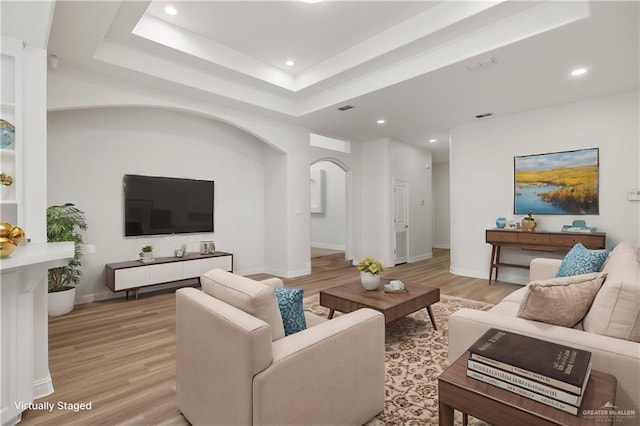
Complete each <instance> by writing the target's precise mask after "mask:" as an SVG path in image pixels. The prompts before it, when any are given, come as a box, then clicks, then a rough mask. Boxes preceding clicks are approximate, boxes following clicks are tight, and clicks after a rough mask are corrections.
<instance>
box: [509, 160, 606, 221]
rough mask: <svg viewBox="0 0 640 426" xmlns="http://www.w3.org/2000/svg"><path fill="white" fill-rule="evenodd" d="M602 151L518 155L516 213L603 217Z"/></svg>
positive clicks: (515, 182) (514, 209)
mask: <svg viewBox="0 0 640 426" xmlns="http://www.w3.org/2000/svg"><path fill="white" fill-rule="evenodd" d="M599 151H600V150H599V148H585V149H577V150H572V151H560V152H550V153H544V154H531V155H521V156H515V157H514V158H513V188H514V195H513V213H514V214H528V213H533V214H538V215H540V214H553V215H598V214H600V208H599V204H600V203H599V199H600V190H599V182H600V152H599Z"/></svg>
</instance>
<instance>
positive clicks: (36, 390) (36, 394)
mask: <svg viewBox="0 0 640 426" xmlns="http://www.w3.org/2000/svg"><path fill="white" fill-rule="evenodd" d="M52 393H53V380H52V379H51V374H49V373H47V377H45V378H42V379H39V380H34V381H33V399H38V398H44V397H45V396H49V395H51V394H52Z"/></svg>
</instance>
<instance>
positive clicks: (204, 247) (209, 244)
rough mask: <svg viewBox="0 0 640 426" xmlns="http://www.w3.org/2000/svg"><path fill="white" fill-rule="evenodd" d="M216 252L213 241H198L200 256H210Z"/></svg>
mask: <svg viewBox="0 0 640 426" xmlns="http://www.w3.org/2000/svg"><path fill="white" fill-rule="evenodd" d="M215 251H216V245H215V244H214V242H213V241H200V254H212V253H215Z"/></svg>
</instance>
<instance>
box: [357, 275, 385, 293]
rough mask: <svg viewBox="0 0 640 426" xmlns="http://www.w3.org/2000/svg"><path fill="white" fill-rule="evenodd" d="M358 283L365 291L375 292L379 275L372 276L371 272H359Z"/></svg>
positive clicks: (378, 282)
mask: <svg viewBox="0 0 640 426" xmlns="http://www.w3.org/2000/svg"><path fill="white" fill-rule="evenodd" d="M360 282H361V283H362V286H363V287H364V288H366V289H367V290H377V289H378V286H379V285H380V275H374V274H372V273H371V272H364V271H360Z"/></svg>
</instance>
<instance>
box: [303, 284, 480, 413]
mask: <svg viewBox="0 0 640 426" xmlns="http://www.w3.org/2000/svg"><path fill="white" fill-rule="evenodd" d="M491 306H493V305H490V304H488V303H483V302H476V301H474V300H469V299H462V298H458V297H452V296H446V295H442V296H441V297H440V302H438V303H435V304H433V305H432V306H431V309H432V311H433V315H434V317H435V319H436V324H437V325H438V330H437V331H436V330H434V329H433V326H432V325H431V320H430V319H429V315H428V313H427V310H426V309H421V310H420V311H418V312H415V313H413V314H411V315H409V316H407V317H405V318H402V319H399V320H397V321H395V322H393V323H392V324H390V325H389V326H387V329H386V335H385V360H386V361H385V364H386V375H385V382H386V386H385V388H386V400H385V407H384V411H383V412H382V413H380V414H378V416H376V418H375V419H373V420H372V421H370V422H369V423H367V426H374V425H375V426H378V425H437V424H438V380H437V379H438V376H439V375H440V374H441V373H442V372H443V371H444V370H445V369H446V368H447V366H448V362H447V354H448V352H447V348H448V340H447V336H448V331H449V328H448V318H449V316H450V315H451V314H453V313H454V312H455V311H457V310H459V309H462V308H471V309H478V310H482V311H486V310H487V309H489V308H491ZM304 309H305V310H307V311H310V312H313V313H314V314H317V315H320V316H324V317H326V316H327V315H328V313H329V310H328V309H327V308H324V307H322V306H320V305H319V296H318V295H314V296H310V297H308V298H306V299H305V300H304ZM336 315H338V313H336Z"/></svg>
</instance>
